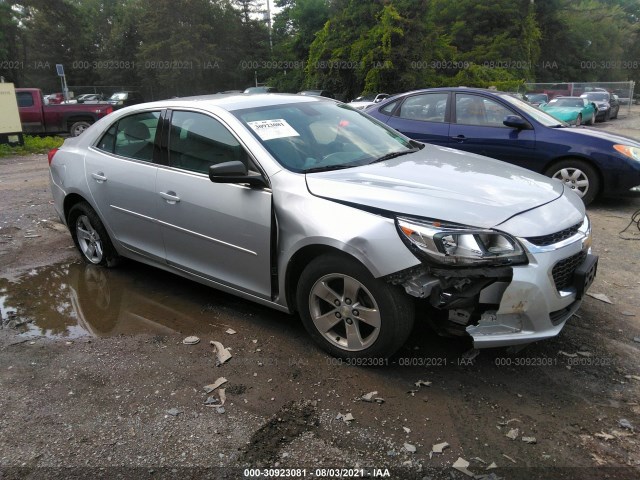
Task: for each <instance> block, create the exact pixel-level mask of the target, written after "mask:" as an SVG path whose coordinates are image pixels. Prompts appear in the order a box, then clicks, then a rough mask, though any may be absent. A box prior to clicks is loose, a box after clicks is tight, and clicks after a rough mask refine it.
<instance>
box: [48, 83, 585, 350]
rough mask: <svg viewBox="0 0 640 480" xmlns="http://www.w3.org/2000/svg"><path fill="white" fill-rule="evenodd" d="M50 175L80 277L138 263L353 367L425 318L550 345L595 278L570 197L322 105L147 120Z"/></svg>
mask: <svg viewBox="0 0 640 480" xmlns="http://www.w3.org/2000/svg"><path fill="white" fill-rule="evenodd" d="M49 163H50V172H51V189H52V192H53V197H54V200H55V202H54V203H55V207H56V210H57V212H58V214H59V215H60V218H61V219H62V220H63V221H64V222H65V223H66V225H67V226H68V227H69V230H70V232H71V235H72V236H73V240H74V242H75V243H76V245H77V246H78V249H79V251H80V252H81V254H82V257H83V259H84V260H85V261H86V262H89V263H93V264H97V265H103V266H106V267H111V266H115V265H116V264H117V263H118V261H119V259H120V258H121V257H127V258H130V259H133V260H137V261H140V262H143V263H146V264H150V265H154V266H156V267H158V268H162V269H164V270H168V271H171V272H173V273H175V274H178V275H181V276H184V277H187V278H190V279H192V280H195V281H197V282H201V283H204V284H207V285H210V286H212V287H215V288H218V289H221V290H224V291H226V292H230V293H233V294H235V295H238V296H241V297H243V298H246V299H249V300H252V301H255V302H258V303H261V304H263V305H268V306H270V307H273V308H276V309H278V310H281V311H283V312H291V313H295V312H297V313H298V314H299V315H300V318H301V319H302V322H303V323H304V325H305V327H306V329H307V330H308V331H309V333H310V334H311V336H312V337H313V339H314V340H315V341H316V342H317V343H318V345H320V346H321V347H322V348H324V349H325V350H327V351H328V352H329V353H331V354H332V355H336V356H341V357H366V358H386V357H388V356H390V355H392V354H393V353H394V352H395V351H397V350H398V349H399V348H400V347H401V346H402V345H403V343H404V342H405V341H406V339H407V338H408V336H409V335H410V333H411V330H412V327H413V324H414V320H415V319H416V318H417V320H419V321H429V322H430V323H431V324H432V325H433V326H434V327H436V330H437V331H439V332H440V333H448V334H451V333H453V334H457V335H464V336H467V337H468V338H470V339H471V340H472V341H473V343H474V345H475V346H476V347H494V346H503V345H517V344H525V343H529V342H533V341H536V340H540V339H543V338H547V337H551V336H554V335H556V334H557V333H558V332H560V330H561V329H562V327H563V326H564V324H565V322H566V321H567V320H568V319H569V318H570V317H571V316H572V315H573V313H574V312H575V311H576V310H577V309H578V307H579V306H580V303H581V299H582V296H583V295H584V292H585V291H586V289H587V288H588V287H589V286H590V284H591V282H592V281H593V278H594V276H595V272H596V268H597V257H596V256H594V255H592V254H591V248H590V245H591V229H590V225H589V220H588V218H587V217H586V215H585V209H584V205H583V204H582V201H581V200H580V198H578V196H576V195H575V194H574V193H573V192H571V191H567V190H565V189H564V187H563V185H562V183H560V182H557V181H553V180H550V179H548V178H546V177H543V176H541V175H537V174H535V173H532V172H530V171H528V170H524V169H520V168H518V167H515V166H511V165H508V164H505V163H504V162H498V161H495V160H491V159H489V158H485V157H481V156H478V155H473V154H469V153H466V152H461V151H457V150H453V149H449V148H442V147H437V146H433V145H425V144H421V143H418V142H415V141H413V140H409V139H408V138H406V137H404V136H403V135H401V134H399V133H398V132H396V131H394V130H391V129H389V128H388V127H386V126H385V125H383V124H381V123H379V122H377V121H376V120H373V119H372V118H371V117H369V116H367V115H365V114H363V113H360V112H359V111H356V110H354V109H352V108H350V107H348V106H346V105H344V104H340V103H337V102H334V101H331V100H326V99H322V98H318V97H302V96H297V95H267V94H265V95H230V96H229V95H226V96H225V95H218V96H208V97H195V98H188V99H174V100H167V101H162V102H155V103H146V104H141V105H136V106H133V107H129V108H124V109H122V110H119V111H117V112H115V113H113V114H111V115H109V116H107V117H105V118H103V119H101V120H100V121H98V122H96V123H95V124H94V125H92V126H91V127H90V128H89V129H87V130H86V131H85V132H84V133H83V134H82V135H80V136H79V137H77V138H70V139H67V140H66V141H65V143H64V145H63V146H62V147H61V148H60V149H59V150H53V151H52V152H50V154H49ZM416 307H420V308H416ZM416 312H419V314H418V313H416Z"/></svg>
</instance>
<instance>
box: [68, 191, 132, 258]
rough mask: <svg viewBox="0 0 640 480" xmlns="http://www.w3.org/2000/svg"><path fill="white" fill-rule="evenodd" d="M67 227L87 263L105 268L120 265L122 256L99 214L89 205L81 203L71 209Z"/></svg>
mask: <svg viewBox="0 0 640 480" xmlns="http://www.w3.org/2000/svg"><path fill="white" fill-rule="evenodd" d="M67 225H69V229H70V230H71V236H72V237H73V241H74V243H75V244H76V247H78V250H80V253H81V254H82V258H83V259H84V261H85V262H87V263H92V264H94V265H102V266H105V267H113V266H116V265H117V264H118V262H119V260H120V256H119V255H118V253H117V252H116V249H115V248H114V247H113V244H112V243H111V239H110V238H109V235H108V234H107V230H106V229H105V228H104V225H103V224H102V222H101V221H100V218H99V217H98V214H97V213H96V212H95V211H94V210H93V208H91V206H90V205H89V204H88V203H86V202H80V203H77V204H75V205H74V206H73V207H72V208H71V210H70V211H69V217H68V218H67Z"/></svg>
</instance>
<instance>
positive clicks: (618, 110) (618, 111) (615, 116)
mask: <svg viewBox="0 0 640 480" xmlns="http://www.w3.org/2000/svg"><path fill="white" fill-rule="evenodd" d="M618 113H620V107H618V109H617V110H616V114H615V115H612V116H611V120H614V119H616V118H618Z"/></svg>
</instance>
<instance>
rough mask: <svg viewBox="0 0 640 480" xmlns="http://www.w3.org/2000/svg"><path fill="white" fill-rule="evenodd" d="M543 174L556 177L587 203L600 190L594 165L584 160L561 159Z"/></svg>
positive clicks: (598, 177) (591, 200)
mask: <svg viewBox="0 0 640 480" xmlns="http://www.w3.org/2000/svg"><path fill="white" fill-rule="evenodd" d="M545 175H547V176H548V177H551V178H557V179H558V180H560V181H561V182H562V183H564V185H565V187H567V188H570V189H571V190H573V191H574V192H576V193H577V194H578V195H579V196H580V197H581V198H582V201H583V202H584V204H585V205H589V204H590V203H591V202H593V200H594V199H595V198H596V196H597V195H598V192H599V191H600V176H599V175H598V172H597V171H596V170H595V168H594V167H592V166H591V165H589V164H588V163H587V162H585V161H584V160H580V159H577V158H576V159H567V160H562V161H560V162H558V163H556V164H554V165H552V166H551V167H549V168H548V169H547V171H546V172H545Z"/></svg>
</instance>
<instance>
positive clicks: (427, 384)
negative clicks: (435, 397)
mask: <svg viewBox="0 0 640 480" xmlns="http://www.w3.org/2000/svg"><path fill="white" fill-rule="evenodd" d="M414 385H415V386H416V387H418V388H420V387H430V386H431V382H425V381H424V380H418V381H417V382H416V383H415V384H414Z"/></svg>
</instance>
